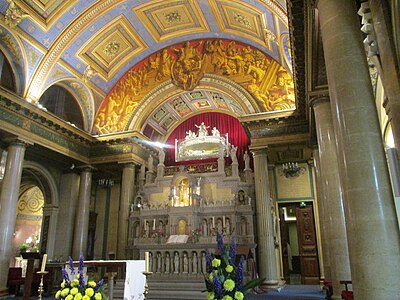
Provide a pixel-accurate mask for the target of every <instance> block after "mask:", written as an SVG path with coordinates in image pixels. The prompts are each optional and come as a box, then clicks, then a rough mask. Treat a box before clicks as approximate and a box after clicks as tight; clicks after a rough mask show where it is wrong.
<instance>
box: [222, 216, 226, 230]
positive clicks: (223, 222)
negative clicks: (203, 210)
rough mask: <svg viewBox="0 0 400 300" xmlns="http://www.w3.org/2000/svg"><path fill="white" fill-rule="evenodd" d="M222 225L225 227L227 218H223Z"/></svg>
mask: <svg viewBox="0 0 400 300" xmlns="http://www.w3.org/2000/svg"><path fill="white" fill-rule="evenodd" d="M222 225H223V226H224V227H225V216H222Z"/></svg>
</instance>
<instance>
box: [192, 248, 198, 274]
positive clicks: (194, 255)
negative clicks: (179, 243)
mask: <svg viewBox="0 0 400 300" xmlns="http://www.w3.org/2000/svg"><path fill="white" fill-rule="evenodd" d="M197 264H198V259H197V253H196V252H193V268H192V273H193V274H197Z"/></svg>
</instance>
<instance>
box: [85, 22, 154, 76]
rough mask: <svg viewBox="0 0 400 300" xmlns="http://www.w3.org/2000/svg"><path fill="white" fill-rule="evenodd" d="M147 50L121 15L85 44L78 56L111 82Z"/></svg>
mask: <svg viewBox="0 0 400 300" xmlns="http://www.w3.org/2000/svg"><path fill="white" fill-rule="evenodd" d="M146 48H147V45H146V44H145V42H144V41H143V39H142V38H141V37H140V35H139V34H138V33H137V32H136V31H135V30H134V28H133V27H132V25H131V24H130V23H129V22H128V20H127V19H126V18H125V17H124V16H123V15H121V16H119V17H118V18H116V19H115V20H114V21H113V22H110V24H109V25H108V26H107V27H105V28H103V29H102V30H101V31H98V32H97V34H95V35H94V36H93V37H92V38H91V39H90V40H89V41H88V42H87V43H86V44H84V45H83V46H82V47H81V49H79V51H78V53H79V54H78V56H79V58H80V59H81V60H82V61H83V62H84V63H85V64H87V65H90V66H91V67H92V68H93V69H94V70H95V71H96V74H98V75H100V76H101V77H102V78H103V79H104V80H109V79H110V78H111V77H112V76H114V75H115V73H116V72H117V71H118V70H119V68H120V67H121V66H122V65H123V64H124V63H126V62H127V61H128V60H130V59H131V58H132V57H134V56H135V55H137V54H138V53H140V52H142V51H143V50H144V49H146Z"/></svg>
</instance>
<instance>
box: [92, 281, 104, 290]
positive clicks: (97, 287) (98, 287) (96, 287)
mask: <svg viewBox="0 0 400 300" xmlns="http://www.w3.org/2000/svg"><path fill="white" fill-rule="evenodd" d="M103 284H104V279H102V280H100V281H99V282H98V283H97V284H96V286H95V287H94V288H93V289H94V291H95V292H97V291H98V290H99V289H100V288H101V287H102V286H103Z"/></svg>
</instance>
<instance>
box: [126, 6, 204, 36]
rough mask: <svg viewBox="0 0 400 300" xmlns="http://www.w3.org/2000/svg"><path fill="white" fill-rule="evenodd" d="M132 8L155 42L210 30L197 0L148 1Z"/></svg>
mask: <svg viewBox="0 0 400 300" xmlns="http://www.w3.org/2000/svg"><path fill="white" fill-rule="evenodd" d="M133 10H134V12H135V13H136V14H137V15H138V17H139V19H140V21H141V22H142V23H143V25H144V26H146V28H147V29H148V30H149V31H150V33H151V34H152V36H153V38H154V39H155V40H156V41H157V42H160V41H163V40H167V39H170V38H173V37H176V36H181V35H183V34H190V33H200V32H208V31H210V29H209V28H208V25H207V23H206V21H205V18H204V16H203V14H202V12H201V9H200V7H199V4H198V3H197V1H182V0H180V1H164V0H161V1H160V0H158V1H149V2H148V3H145V4H143V5H140V6H138V7H135V8H134V9H133Z"/></svg>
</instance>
